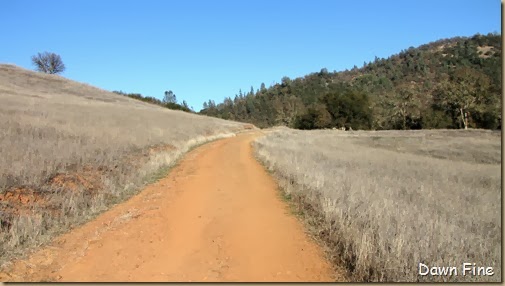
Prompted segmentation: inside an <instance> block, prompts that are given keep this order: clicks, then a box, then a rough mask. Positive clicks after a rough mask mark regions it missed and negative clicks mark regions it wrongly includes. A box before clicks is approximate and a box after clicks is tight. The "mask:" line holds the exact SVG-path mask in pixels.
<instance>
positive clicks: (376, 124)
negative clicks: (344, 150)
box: [201, 34, 502, 130]
mask: <svg viewBox="0 0 505 286" xmlns="http://www.w3.org/2000/svg"><path fill="white" fill-rule="evenodd" d="M295 60H296V59H295ZM329 60H334V59H329ZM501 66H502V60H501V35H496V34H488V35H475V36H473V37H470V38H467V37H457V38H451V39H442V40H439V41H436V42H433V43H429V44H426V45H422V46H419V47H417V48H414V47H410V48H408V49H406V50H402V51H401V52H400V53H398V54H395V55H392V56H391V57H389V58H387V59H381V58H375V60H374V61H373V62H369V63H364V64H363V65H362V67H361V68H358V67H357V66H355V67H354V68H353V69H351V70H346V71H342V72H328V71H327V70H326V69H322V70H321V71H320V72H317V73H312V74H309V75H306V76H304V77H301V78H296V79H290V78H288V77H284V78H282V80H281V83H279V84H275V85H273V86H270V87H269V88H266V87H265V86H264V85H262V86H261V88H260V89H259V90H257V91H256V92H255V91H254V90H252V88H251V91H249V92H247V93H242V92H240V93H239V94H238V95H236V96H235V98H234V99H231V98H226V99H225V100H224V102H223V103H220V104H217V105H216V104H215V103H214V102H213V101H209V102H206V103H205V104H204V107H205V108H204V109H203V110H202V111H201V113H202V114H207V115H211V116H215V117H219V118H225V119H233V120H238V121H243V122H250V123H253V124H255V125H257V126H259V127H269V126H275V125H284V126H289V127H295V128H300V129H315V128H333V127H335V128H340V127H347V128H349V127H352V128H353V129H377V130H379V129H425V128H464V127H465V125H466V126H467V127H473V128H486V129H497V128H500V127H501V104H500V103H501V78H502V74H501Z"/></svg>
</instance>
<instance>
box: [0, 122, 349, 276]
mask: <svg viewBox="0 0 505 286" xmlns="http://www.w3.org/2000/svg"><path fill="white" fill-rule="evenodd" d="M257 136H260V133H259V132H250V133H243V134H240V135H238V136H236V137H233V138H228V139H223V140H219V141H215V142H212V143H209V144H206V145H204V146H201V147H199V148H197V149H195V150H193V151H192V152H190V153H188V154H187V155H186V157H185V158H184V159H183V160H181V163H180V164H179V165H178V166H176V167H174V169H172V171H171V172H170V174H169V175H168V176H166V177H165V178H163V179H161V180H160V181H158V182H156V183H154V184H152V185H149V186H148V187H147V188H146V189H145V190H143V191H142V192H141V193H139V194H138V195H136V196H134V197H132V198H131V199H129V200H128V201H126V202H124V203H122V204H119V205H117V206H115V207H114V208H112V209H111V210H109V211H107V212H105V213H103V214H102V215H100V216H98V217H97V218H96V219H95V220H93V221H91V222H89V223H87V224H85V225H83V226H81V227H78V228H76V229H74V230H73V231H71V232H69V233H67V234H64V235H61V236H60V237H58V238H56V239H55V240H54V242H53V243H51V245H49V246H47V247H45V248H43V249H41V250H39V251H37V252H35V253H34V254H33V255H31V256H30V257H29V258H28V259H26V260H20V261H15V262H14V263H13V264H12V265H10V266H9V268H8V269H5V270H4V271H3V272H2V273H0V281H59V282H62V281H67V282H69V281H72V282H74V281H79V282H86V281H96V282H98V281H99V282H107V281H118V282H126V281H135V282H148V281H223V282H224V281H235V282H243V281H255V282H264V281H269V282H276V281H290V282H296V281H314V282H316V281H328V282H329V281H343V280H344V279H343V278H344V276H343V275H340V274H338V275H336V274H335V271H333V269H332V267H331V265H330V264H329V263H328V262H327V260H325V258H324V253H323V251H322V249H321V248H320V247H319V246H318V245H317V244H316V243H314V242H313V241H312V240H311V239H310V238H309V237H308V236H307V235H306V234H305V232H304V229H303V227H302V225H301V224H300V222H298V221H297V219H296V218H295V217H294V216H293V215H291V214H290V213H289V208H288V206H287V205H286V204H285V203H284V202H282V201H281V200H280V199H279V198H278V193H277V190H276V184H275V182H274V180H273V179H272V178H271V177H270V176H269V175H268V173H267V172H266V171H265V170H264V169H263V167H262V166H261V165H260V164H259V163H258V162H257V161H256V160H255V159H254V157H253V151H252V147H251V145H250V143H251V141H252V140H254V138H256V137H257ZM342 273H343V272H342Z"/></svg>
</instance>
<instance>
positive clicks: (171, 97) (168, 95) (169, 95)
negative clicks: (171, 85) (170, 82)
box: [163, 90, 177, 103]
mask: <svg viewBox="0 0 505 286" xmlns="http://www.w3.org/2000/svg"><path fill="white" fill-rule="evenodd" d="M163 103H177V97H176V96H175V94H174V93H173V91H171V90H169V91H165V96H164V97H163Z"/></svg>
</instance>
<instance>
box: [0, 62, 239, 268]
mask: <svg viewBox="0 0 505 286" xmlns="http://www.w3.org/2000/svg"><path fill="white" fill-rule="evenodd" d="M243 128H244V124H242V123H237V122H231V121H225V120H222V119H217V118H209V117H205V116H201V115H195V114H190V113H186V112H182V111H174V110H169V109H165V108H161V107H159V106H156V105H152V104H148V103H143V102H141V101H137V100H134V99H131V98H128V97H125V96H121V95H117V94H114V93H112V92H107V91H104V90H101V89H98V88H95V87H92V86H90V85H86V84H82V83H78V82H75V81H71V80H68V79H65V78H63V77H60V76H57V75H47V74H41V73H36V72H32V71H29V70H25V69H22V68H19V67H16V66H12V65H0V154H1V157H2V160H0V257H1V258H2V259H0V260H5V259H8V258H10V257H11V256H12V255H15V254H18V253H20V252H22V250H23V249H24V248H27V247H30V246H35V245H39V244H40V243H42V242H44V241H47V240H48V239H49V238H50V237H51V236H52V235H53V234H54V233H57V232H60V231H64V230H66V229H68V228H69V227H71V226H73V225H75V224H78V223H80V222H82V221H85V220H87V219H89V218H91V217H93V216H94V215H96V214H97V213H99V212H101V211H103V210H105V209H106V208H107V207H108V206H110V205H111V204H113V203H116V202H119V201H121V200H123V199H124V198H126V197H128V196H130V195H132V194H133V193H135V192H136V191H137V190H138V189H139V188H140V187H141V186H143V185H144V184H145V183H146V182H147V181H149V180H152V178H153V176H154V177H156V176H155V175H156V173H157V172H159V171H160V169H162V170H163V169H166V168H168V167H169V166H171V165H172V164H174V162H175V160H176V159H177V158H179V157H180V156H181V154H183V153H185V152H186V151H187V150H189V149H190V148H191V147H192V146H195V145H197V144H200V143H203V142H206V141H208V140H212V139H215V138H219V137H223V136H232V135H234V133H235V132H237V131H240V130H242V129H243ZM1 262H2V261H0V263H1Z"/></svg>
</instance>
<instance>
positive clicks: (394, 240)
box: [255, 128, 502, 282]
mask: <svg viewBox="0 0 505 286" xmlns="http://www.w3.org/2000/svg"><path fill="white" fill-rule="evenodd" d="M500 136H501V133H500V132H497V131H489V130H467V131H466V132H465V131H459V130H415V131H375V132H374V131H353V132H339V131H325V130H311V131H301V130H290V129H287V128H284V129H280V130H278V131H275V132H273V133H271V134H269V135H267V136H266V137H262V138H260V139H258V140H257V142H256V143H255V149H256V153H257V156H258V158H259V160H260V161H262V162H263V163H264V164H265V166H266V167H267V168H268V169H269V170H270V171H272V172H273V173H274V174H275V175H276V176H277V177H278V179H279V182H280V185H281V187H282V188H283V192H284V196H285V197H286V198H287V199H290V200H291V201H292V203H293V205H294V207H295V210H296V211H297V212H298V213H300V214H303V216H304V217H305V219H306V222H307V223H308V225H309V226H310V227H311V228H312V230H313V233H314V234H315V235H316V236H317V237H318V238H319V239H320V240H322V241H323V242H324V243H325V245H326V246H327V250H328V255H329V256H330V257H331V258H332V259H333V260H334V261H335V262H336V263H338V264H340V265H345V266H346V267H347V269H348V270H349V272H350V275H351V277H352V281H388V282H399V281H404V282H407V281H408V282H416V281H430V280H431V279H434V280H436V281H439V282H442V281H443V280H444V279H447V281H451V282H455V281H465V282H471V281H473V282H476V281H488V282H490V281H495V282H496V281H500V280H501V233H502V230H501V212H500V210H501V203H500V202H501V138H500ZM419 262H421V263H425V264H427V265H429V266H430V267H432V266H456V267H458V268H461V267H460V266H461V265H462V263H464V262H471V263H476V264H477V265H478V266H486V267H487V266H491V267H493V268H494V270H495V275H494V276H468V275H467V276H462V275H461V272H460V273H459V274H460V275H458V276H452V277H451V276H438V277H437V276H420V275H418V263H419ZM458 271H461V269H459V270H458Z"/></svg>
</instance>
